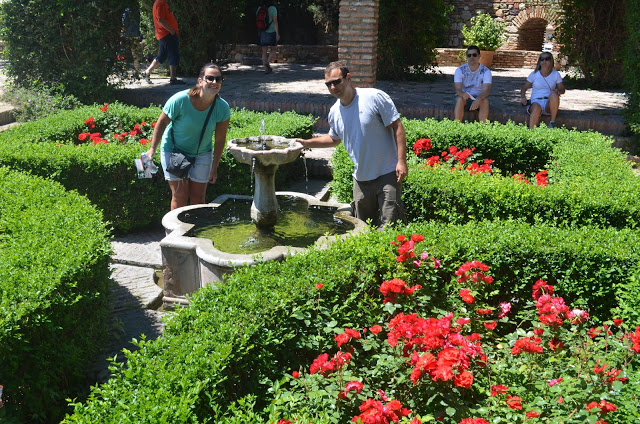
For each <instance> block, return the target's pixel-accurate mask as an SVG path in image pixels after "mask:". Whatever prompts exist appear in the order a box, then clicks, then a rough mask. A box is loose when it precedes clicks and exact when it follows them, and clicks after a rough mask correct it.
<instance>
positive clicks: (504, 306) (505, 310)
mask: <svg viewBox="0 0 640 424" xmlns="http://www.w3.org/2000/svg"><path fill="white" fill-rule="evenodd" d="M509 312H511V303H509V302H502V303H501V304H500V313H499V314H498V319H502V318H504V317H506V316H507V315H509Z"/></svg>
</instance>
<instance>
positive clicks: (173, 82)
mask: <svg viewBox="0 0 640 424" xmlns="http://www.w3.org/2000/svg"><path fill="white" fill-rule="evenodd" d="M169 84H171V85H176V84H186V82H184V81H182V80H180V79H172V80H169Z"/></svg>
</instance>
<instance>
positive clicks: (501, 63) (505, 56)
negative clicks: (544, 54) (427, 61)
mask: <svg viewBox="0 0 640 424" xmlns="http://www.w3.org/2000/svg"><path fill="white" fill-rule="evenodd" d="M437 50H438V59H437V60H438V66H460V65H462V64H463V63H465V62H466V61H467V58H466V57H464V55H461V56H460V57H459V56H458V55H459V54H460V53H461V52H462V53H464V52H465V50H464V49H450V48H443V49H437ZM539 55H540V53H539V52H537V51H528V50H496V52H495V55H494V56H493V63H492V64H491V68H531V69H533V68H535V66H536V64H537V63H536V62H537V60H538V56H539Z"/></svg>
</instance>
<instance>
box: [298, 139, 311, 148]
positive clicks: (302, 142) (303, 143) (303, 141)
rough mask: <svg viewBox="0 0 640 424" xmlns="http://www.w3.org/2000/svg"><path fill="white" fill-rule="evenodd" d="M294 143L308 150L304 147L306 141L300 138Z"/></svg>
mask: <svg viewBox="0 0 640 424" xmlns="http://www.w3.org/2000/svg"><path fill="white" fill-rule="evenodd" d="M296 141H297V142H298V143H300V144H302V147H304V148H305V149H308V147H307V146H306V143H307V140H304V139H302V138H296Z"/></svg>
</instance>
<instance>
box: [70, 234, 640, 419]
mask: <svg viewBox="0 0 640 424" xmlns="http://www.w3.org/2000/svg"><path fill="white" fill-rule="evenodd" d="M397 231H398V232H402V233H404V234H409V233H420V234H424V235H425V238H426V240H427V243H428V247H427V249H428V251H429V252H430V253H432V254H433V255H435V256H436V257H438V258H439V259H441V260H442V264H443V268H442V269H441V272H442V275H443V276H444V275H445V274H446V275H451V273H452V272H453V271H454V270H455V269H457V267H459V266H460V265H461V264H462V263H464V262H466V261H468V260H471V259H476V260H481V261H482V262H484V263H487V264H489V265H490V266H491V275H493V276H494V277H495V278H496V282H495V283H494V284H495V287H496V290H497V291H498V292H499V293H500V294H499V295H498V296H501V297H509V298H511V297H515V298H524V297H525V296H526V297H530V296H531V285H532V284H533V282H534V281H536V280H537V279H538V278H545V279H547V280H548V281H550V282H552V283H554V284H556V288H557V290H558V291H559V292H562V293H563V296H564V295H565V294H566V296H564V297H565V298H566V299H567V300H568V301H571V302H576V303H577V304H587V305H589V306H590V312H591V313H593V314H595V315H600V318H605V319H608V318H610V315H609V313H608V311H607V309H606V308H608V307H610V306H612V305H615V304H616V303H617V299H618V294H619V290H620V288H621V284H622V283H623V282H624V281H625V276H628V275H630V274H633V273H637V272H638V264H639V263H640V234H638V233H637V232H635V231H631V230H621V231H618V230H614V229H595V228H582V229H577V230H576V229H563V228H548V227H547V226H545V225H529V224H525V223H517V222H469V223H467V224H465V225H460V226H458V225H442V224H440V223H436V222H431V223H422V224H413V225H411V226H409V227H408V228H402V229H398V230H397ZM396 234H397V232H395V231H393V230H387V231H385V232H369V233H365V234H364V235H362V236H358V237H349V238H347V239H346V240H345V241H343V242H340V243H337V244H335V245H333V246H332V247H331V248H330V249H328V250H325V251H320V250H315V249H312V250H311V251H310V252H308V253H306V254H300V255H295V256H293V257H292V258H290V259H288V260H287V261H285V262H283V263H274V262H271V263H266V264H261V265H259V266H257V267H254V268H245V269H242V270H239V271H238V272H236V273H235V274H233V275H231V276H230V277H229V279H228V280H227V281H226V283H225V284H223V285H221V286H220V287H219V289H217V290H215V289H212V288H210V287H207V288H205V289H202V290H200V291H199V292H197V293H196V294H194V296H193V298H192V301H191V305H190V307H189V308H186V309H181V310H179V311H177V312H176V313H175V315H174V316H173V318H172V320H171V321H170V322H168V323H167V327H166V328H165V333H164V336H163V337H162V338H160V339H157V340H155V341H153V342H150V343H146V342H145V343H141V350H139V351H136V352H133V353H127V357H128V362H127V367H126V369H123V368H121V366H119V368H120V372H117V373H116V374H115V376H114V377H113V378H112V379H111V380H110V381H108V382H107V383H106V384H104V385H102V386H100V387H98V388H96V389H94V391H93V392H92V395H91V398H90V399H89V401H88V402H86V403H76V404H75V405H74V407H75V412H74V414H73V415H70V416H69V417H67V419H66V420H65V423H87V424H88V423H92V424H93V423H97V422H119V423H169V422H171V423H183V422H184V423H186V422H215V423H242V422H265V421H263V420H262V419H260V418H259V417H256V416H255V415H253V412H248V411H245V413H239V414H238V416H236V417H235V418H232V417H231V416H230V415H233V413H232V412H230V408H231V409H234V408H236V409H240V410H243V409H247V410H251V409H253V408H254V407H252V406H251V405H252V404H255V410H256V411H260V410H262V408H264V407H266V406H267V405H268V403H269V401H270V399H271V394H270V393H268V392H267V390H266V388H268V387H269V384H270V382H273V381H276V380H278V379H280V377H281V376H282V375H283V374H284V373H289V372H291V370H295V369H298V368H299V367H300V366H308V364H309V363H310V362H311V361H312V360H313V358H315V357H316V356H317V355H318V352H322V351H325V349H328V348H329V346H334V343H335V341H334V339H333V336H334V335H335V334H334V333H333V332H331V331H329V332H327V331H326V329H325V327H326V326H327V324H328V323H330V322H331V321H334V323H333V324H330V326H331V325H333V326H335V327H336V328H338V329H340V328H344V327H351V326H352V325H353V323H356V322H357V323H363V322H366V323H368V324H367V325H371V323H376V322H378V320H379V319H380V314H381V305H380V303H381V302H380V295H379V291H378V289H379V284H380V282H381V281H383V280H384V279H388V278H391V276H392V275H393V274H392V272H393V269H394V268H395V264H396V261H395V256H394V251H393V246H391V245H390V243H389V242H390V241H391V240H393V239H394V238H395V235H396ZM445 281H446V280H445ZM317 283H323V284H324V285H325V286H324V288H323V290H322V298H323V304H322V307H317V306H316V302H314V301H313V299H314V298H316V297H317V296H318V291H317V289H316V288H315V285H316V284H317ZM447 290H448V289H447V284H442V280H437V281H433V282H432V285H431V286H428V287H424V289H423V291H424V292H425V293H430V294H431V296H432V297H433V299H434V301H438V302H441V303H442V306H443V307H446V302H447V299H448V296H447V295H446V294H447ZM492 303H493V302H492ZM514 305H515V306H514V307H516V308H517V303H516V304H514ZM360 325H361V324H360ZM632 381H636V380H635V377H634V379H632ZM634 384H635V383H634ZM628 387H629V389H628V390H635V387H636V386H634V385H633V384H630V385H629V386H628ZM625 390H626V388H625ZM632 393H633V392H631V394H632ZM631 394H630V395H631ZM236 401H237V402H239V403H238V404H237V405H236V406H235V407H234V406H233V402H236ZM241 403H242V404H244V405H245V406H244V407H243V406H242V405H241ZM248 417H251V418H252V419H251V420H249V419H248ZM243 420H244V421H243Z"/></svg>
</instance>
